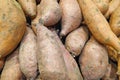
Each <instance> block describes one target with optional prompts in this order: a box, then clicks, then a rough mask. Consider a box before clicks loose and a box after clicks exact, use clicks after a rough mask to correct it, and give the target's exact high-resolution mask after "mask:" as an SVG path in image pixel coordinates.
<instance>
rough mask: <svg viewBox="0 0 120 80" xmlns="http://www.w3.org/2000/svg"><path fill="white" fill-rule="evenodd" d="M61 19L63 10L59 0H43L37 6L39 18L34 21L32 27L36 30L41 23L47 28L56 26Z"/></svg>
mask: <svg viewBox="0 0 120 80" xmlns="http://www.w3.org/2000/svg"><path fill="white" fill-rule="evenodd" d="M60 18H61V8H60V6H59V4H58V2H57V0H49V1H48V0H41V2H40V4H39V5H38V6H37V16H36V18H35V19H34V20H33V21H32V27H33V28H35V26H36V24H38V23H39V22H40V23H42V24H44V25H45V26H51V25H54V24H56V23H57V22H58V21H59V20H60Z"/></svg>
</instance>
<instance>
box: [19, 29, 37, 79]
mask: <svg viewBox="0 0 120 80" xmlns="http://www.w3.org/2000/svg"><path fill="white" fill-rule="evenodd" d="M36 55H37V42H36V36H35V35H34V33H33V31H32V30H31V29H30V28H29V27H27V31H26V34H25V35H24V37H23V40H22V42H21V44H20V50H19V61H20V68H21V71H22V72H23V73H24V75H25V76H26V78H27V79H28V80H34V79H35V78H36V76H37V58H36Z"/></svg>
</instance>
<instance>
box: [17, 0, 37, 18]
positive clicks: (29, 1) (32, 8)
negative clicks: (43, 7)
mask: <svg viewBox="0 0 120 80" xmlns="http://www.w3.org/2000/svg"><path fill="white" fill-rule="evenodd" d="M18 2H19V3H20V5H21V7H22V9H23V10H24V12H25V14H26V15H28V16H30V17H31V18H32V19H33V18H35V16H36V13H37V5H36V0H18Z"/></svg>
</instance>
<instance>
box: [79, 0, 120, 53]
mask: <svg viewBox="0 0 120 80" xmlns="http://www.w3.org/2000/svg"><path fill="white" fill-rule="evenodd" d="M78 2H79V5H80V7H81V10H82V13H83V17H84V20H85V23H86V24H87V26H88V28H89V30H90V32H91V33H92V35H93V36H94V37H95V39H96V40H97V41H99V42H100V43H102V44H104V45H109V46H111V47H113V48H114V49H115V50H116V51H117V53H118V54H120V40H119V39H118V37H117V36H116V35H115V34H114V33H113V32H112V30H111V28H110V25H109V24H108V22H107V20H106V19H105V17H104V16H103V15H102V13H101V12H100V10H99V9H98V8H97V6H95V4H94V3H93V2H92V0H78Z"/></svg>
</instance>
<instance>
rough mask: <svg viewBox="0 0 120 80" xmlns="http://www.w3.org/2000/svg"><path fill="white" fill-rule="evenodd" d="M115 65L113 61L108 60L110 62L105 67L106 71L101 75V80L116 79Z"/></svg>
mask: <svg viewBox="0 0 120 80" xmlns="http://www.w3.org/2000/svg"><path fill="white" fill-rule="evenodd" d="M116 72H117V67H116V65H115V64H114V63H113V62H110V64H109V65H108V67H107V72H106V73H105V75H104V76H103V77H102V80H118V79H117V74H116Z"/></svg>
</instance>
